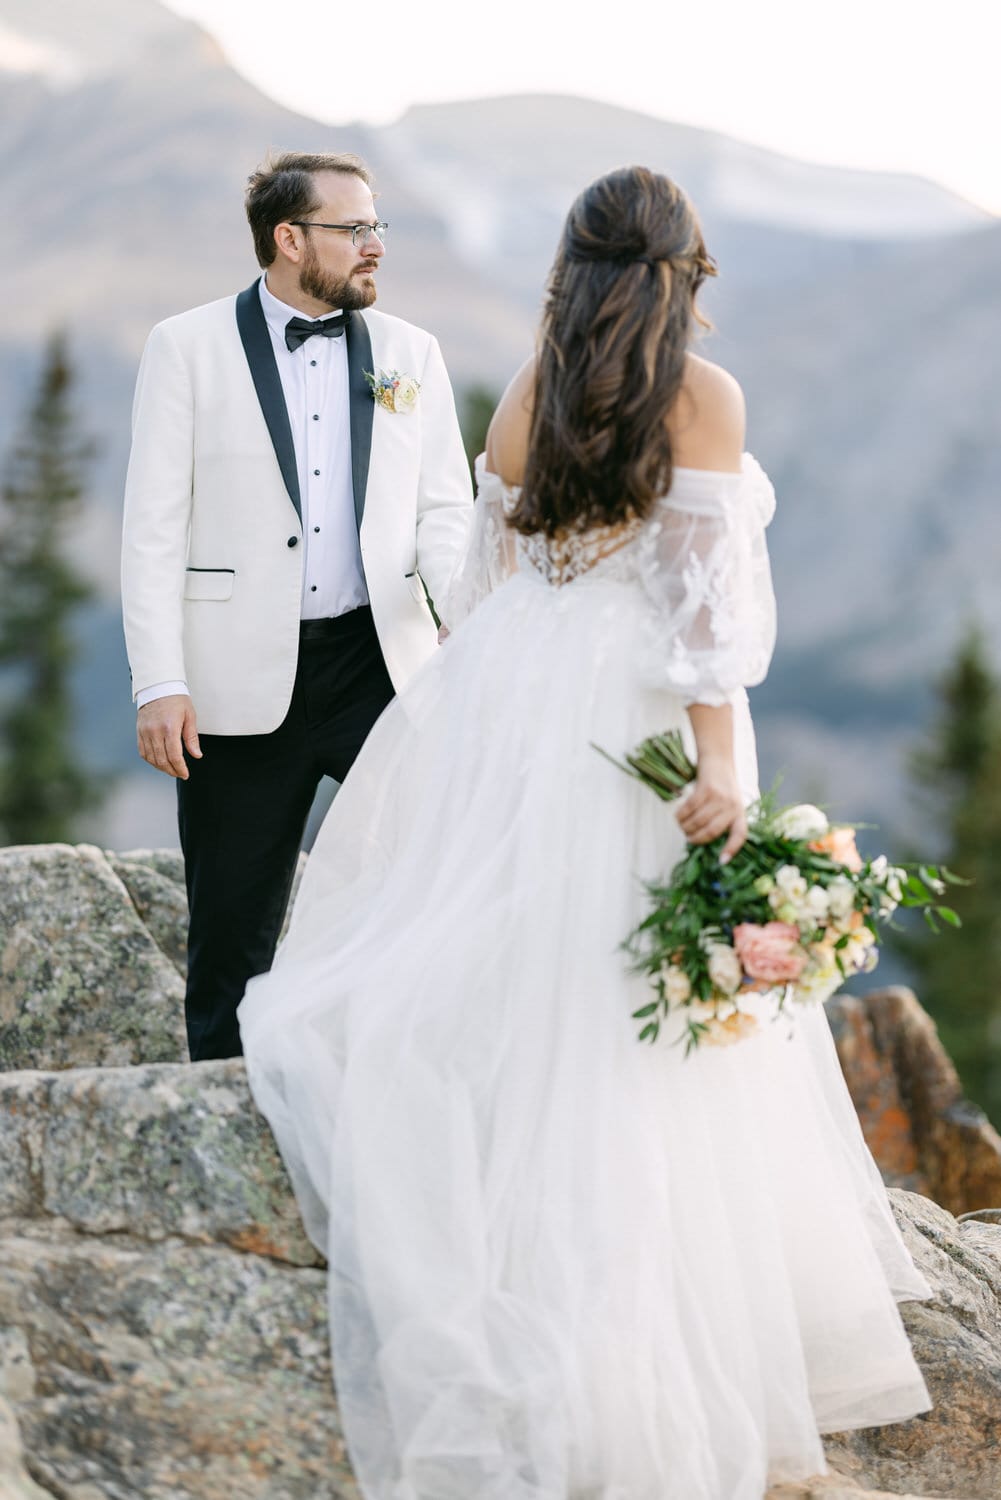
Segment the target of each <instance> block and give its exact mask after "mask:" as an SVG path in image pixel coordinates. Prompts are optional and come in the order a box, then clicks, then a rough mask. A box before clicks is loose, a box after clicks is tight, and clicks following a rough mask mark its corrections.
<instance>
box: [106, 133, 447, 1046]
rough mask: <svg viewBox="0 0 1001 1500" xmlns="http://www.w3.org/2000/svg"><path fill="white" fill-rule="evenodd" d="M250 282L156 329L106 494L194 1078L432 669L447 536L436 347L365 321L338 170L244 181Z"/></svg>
mask: <svg viewBox="0 0 1001 1500" xmlns="http://www.w3.org/2000/svg"><path fill="white" fill-rule="evenodd" d="M246 207H247V217H248V219H249V221H250V228H251V231H252V234H253V238H254V247H255V250H256V254H257V259H258V262H259V264H260V265H261V267H262V268H263V272H264V274H263V275H262V276H261V277H260V279H259V280H256V281H254V282H253V283H252V285H251V286H249V287H248V288H247V289H246V291H243V292H241V293H240V294H239V295H238V296H237V297H226V298H223V299H222V300H221V301H219V302H212V303H209V304H208V305H207V306H205V307H197V308H195V309H194V310H193V311H191V312H186V313H181V314H180V315H179V316H177V317H173V318H168V319H167V320H166V321H165V322H163V323H160V324H158V325H157V327H156V328H154V329H153V331H152V333H151V334H150V337H149V340H148V342H147V345H146V349H145V352H144V354H143V359H142V364H141V366H140V370H139V379H138V384H137V387H136V397H135V406H134V413H133V443H132V455H131V458H130V461H129V471H128V479H127V481H126V492H125V521H124V535H123V547H122V600H123V611H124V622H125V637H126V644H127V646H128V654H129V665H130V669H131V673H132V689H133V696H134V698H135V700H136V705H137V709H138V716H137V737H138V742H139V753H140V754H141V755H142V757H143V759H144V760H147V761H148V762H149V763H150V764H151V765H153V766H155V767H156V768H157V769H158V770H160V771H164V772H165V773H166V774H167V775H170V776H174V777H176V778H177V791H178V823H179V827H180V837H181V847H182V849H183V851H184V865H185V873H186V881H187V890H188V904H189V910H190V926H189V938H188V983H187V992H186V996H185V1015H186V1019H187V1029H188V1044H189V1049H190V1053H191V1057H192V1059H193V1060H198V1059H202V1058H215V1057H231V1056H236V1055H238V1054H239V1053H240V1051H241V1047H240V1033H239V1027H238V1025H237V1022H236V1016H235V1012H236V1007H237V1005H238V1004H239V1002H240V1000H241V998H242V996H243V991H244V987H245V985H246V983H247V981H248V979H249V978H250V977H251V976H252V975H254V974H258V973H261V972H263V971H264V970H265V969H267V968H268V967H269V966H270V964H271V960H272V958H273V956H274V950H275V945H276V942H277V937H278V932H279V929H280V927H281V922H282V918H283V915H284V912H285V907H286V904H287V901H288V896H289V890H290V887H291V882H292V876H293V873H294V870H295V866H296V860H297V857H298V852H299V847H300V844H301V841H302V835H303V831H304V828H305V823H306V817H307V814H308V812H309V808H310V805H311V803H312V801H313V795H314V793H315V791H316V788H317V785H318V783H319V780H320V778H321V776H323V775H324V774H326V775H329V776H332V777H334V778H335V779H336V780H337V781H342V780H343V779H344V777H345V775H346V774H347V771H348V769H349V767H350V765H351V763H352V761H353V760H354V758H355V756H356V755H357V753H358V751H359V749H360V748H361V745H362V743H363V741H364V739H365V737H366V735H367V734H368V732H369V730H370V729H371V727H372V725H373V724H374V723H375V721H376V719H377V718H378V717H379V715H380V713H381V712H382V710H383V709H384V708H385V706H386V704H387V703H388V702H389V700H390V698H391V697H392V695H393V692H394V689H399V688H401V687H402V686H403V684H404V683H405V682H406V681H407V679H408V678H409V677H410V676H411V674H412V673H413V672H415V671H416V670H417V668H418V667H419V666H420V665H421V664H422V663H423V662H424V661H426V660H427V659H428V657H429V656H431V655H432V653H433V652H434V650H435V648H436V641H437V629H436V625H435V622H434V618H433V615H432V612H431V609H430V608H429V603H428V596H430V598H431V599H435V598H437V599H439V600H440V599H442V598H443V597H444V591H445V587H446V583H447V581H448V579H449V576H450V575H451V572H452V569H453V567H454V566H455V564H456V562H457V561H458V559H459V557H460V556H461V554H462V552H463V550H464V546H465V542H466V537H467V533H468V527H469V524H470V522H471V518H472V495H471V487H470V481H469V470H468V467H467V464H466V460H465V456H464V453H463V447H462V441H461V438H460V435H459V428H458V424H457V421H456V415H455V405H454V402H453V399H452V391H451V387H450V386H449V381H448V376H447V374H446V372H445V366H444V364H443V362H442V358H441V353H440V351H439V349H438V345H437V343H436V341H435V340H434V339H433V338H432V337H431V336H430V335H429V334H427V333H424V332H423V331H422V330H421V329H419V328H415V327H413V325H412V324H410V323H404V322H403V321H402V320H401V319H399V318H394V317H390V316H388V315H387V314H385V313H379V312H375V311H373V310H372V304H373V303H374V302H375V299H376V284H375V278H376V274H377V271H378V267H379V263H380V261H381V260H382V257H383V254H384V253H385V251H384V243H383V241H384V237H385V233H386V225H385V224H382V223H379V222H378V220H377V215H376V212H375V204H374V201H373V197H372V192H371V187H370V178H369V174H368V172H367V170H366V168H365V166H364V165H363V163H362V162H361V161H360V160H359V159H358V158H357V157H354V156H349V155H343V156H338V155H302V154H294V153H285V154H283V155H280V156H274V157H271V158H269V159H268V160H267V161H266V162H265V163H264V164H263V166H261V167H260V168H259V169H258V170H257V171H256V172H255V173H254V174H253V176H252V177H251V179H250V182H249V186H248V190H247V197H246Z"/></svg>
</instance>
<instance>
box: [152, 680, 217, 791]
mask: <svg viewBox="0 0 1001 1500" xmlns="http://www.w3.org/2000/svg"><path fill="white" fill-rule="evenodd" d="M136 739H137V741H138V743H139V754H140V755H141V756H142V758H143V760H145V761H148V762H149V764H150V765H151V766H155V767H156V769H157V770H158V771H164V772H166V774H167V775H168V776H176V777H177V778H178V779H179V780H180V781H187V779H188V768H187V766H186V765H185V763H184V751H185V749H187V751H188V753H189V754H191V755H194V756H196V757H197V758H198V759H201V754H202V752H201V749H200V747H199V744H198V727H197V722H196V719H195V705H194V704H193V703H192V701H191V699H190V698H189V697H188V695H187V694H186V693H171V694H170V695H169V696H168V697H166V698H154V699H153V701H152V703H147V704H146V705H145V707H144V708H141V709H140V710H139V713H138V716H137V718H136Z"/></svg>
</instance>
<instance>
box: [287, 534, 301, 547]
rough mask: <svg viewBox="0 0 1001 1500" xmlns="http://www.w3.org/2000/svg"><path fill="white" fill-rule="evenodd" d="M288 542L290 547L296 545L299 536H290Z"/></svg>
mask: <svg viewBox="0 0 1001 1500" xmlns="http://www.w3.org/2000/svg"><path fill="white" fill-rule="evenodd" d="M288 544H289V546H290V547H297V546H298V545H299V538H298V537H297V536H290V537H289V539H288Z"/></svg>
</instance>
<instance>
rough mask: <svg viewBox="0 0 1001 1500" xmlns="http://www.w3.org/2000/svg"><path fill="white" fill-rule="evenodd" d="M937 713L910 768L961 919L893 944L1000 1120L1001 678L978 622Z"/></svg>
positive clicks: (947, 676) (942, 687)
mask: <svg viewBox="0 0 1001 1500" xmlns="http://www.w3.org/2000/svg"><path fill="white" fill-rule="evenodd" d="M937 698H938V704H939V712H938V717H937V720H936V722H935V724H934V727H933V729H932V732H931V735H930V738H929V741H928V743H927V744H926V745H925V746H923V747H922V748H921V749H920V750H919V751H918V752H917V754H916V755H915V756H914V758H913V762H912V774H913V776H914V780H915V782H916V784H917V787H918V790H919V794H920V802H921V805H922V807H923V810H924V817H923V819H922V823H923V825H924V826H928V827H931V828H937V830H938V832H939V834H940V837H941V842H942V848H943V850H944V854H943V861H942V862H943V863H945V864H946V865H948V866H949V868H950V869H952V870H954V871H955V872H956V873H957V874H958V875H961V876H963V877H964V878H965V879H967V880H969V882H970V884H969V885H967V886H951V887H950V888H949V894H948V897H947V900H948V903H949V905H950V906H952V907H954V908H955V909H956V911H957V912H958V913H959V915H960V917H961V918H962V922H963V926H962V928H961V929H960V930H959V931H958V932H955V933H952V932H950V933H949V934H948V936H946V937H935V936H934V935H933V934H931V933H928V932H923V931H922V932H918V933H910V932H908V933H906V934H904V935H902V936H901V938H900V939H899V942H898V946H899V948H900V950H901V951H902V953H903V955H904V956H905V958H906V959H907V961H908V962H909V963H910V965H911V966H912V968H913V969H914V971H915V976H916V984H917V986H918V993H919V994H920V997H921V1000H922V1002H923V1003H924V1004H925V1006H926V1007H927V1009H928V1011H929V1012H930V1013H931V1015H932V1016H933V1017H934V1018H935V1021H936V1023H937V1025H938V1028H939V1031H940V1033H941V1036H942V1041H943V1043H944V1044H945V1046H946V1048H947V1049H948V1051H949V1053H950V1055H951V1056H952V1059H953V1061H954V1062H955V1064H956V1067H957V1068H958V1070H959V1073H960V1076H961V1078H962V1080H963V1085H964V1087H965V1089H966V1091H967V1093H968V1094H969V1095H970V1097H971V1098H972V1099H973V1100H974V1101H975V1102H976V1103H977V1104H979V1105H980V1106H981V1107H982V1108H983V1109H984V1110H986V1111H987V1113H988V1114H989V1115H990V1117H991V1119H992V1120H993V1121H994V1123H995V1124H997V1125H1001V685H999V682H998V679H997V677H996V675H995V674H994V672H993V671H992V669H991V666H990V663H989V661H988V657H987V651H986V647H985V644H984V641H983V637H982V635H981V633H980V632H979V630H976V629H973V630H970V631H969V632H968V634H967V635H966V637H965V638H964V639H963V641H962V642H961V643H960V646H959V648H958V650H957V653H956V656H955V658H954V660H953V662H952V663H951V665H950V666H949V668H948V669H947V670H946V672H945V673H944V674H943V676H942V678H941V680H940V682H939V683H938V687H937Z"/></svg>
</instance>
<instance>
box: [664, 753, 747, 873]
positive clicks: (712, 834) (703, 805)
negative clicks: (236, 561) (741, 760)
mask: <svg viewBox="0 0 1001 1500" xmlns="http://www.w3.org/2000/svg"><path fill="white" fill-rule="evenodd" d="M678 826H679V827H680V829H681V831H682V833H683V834H684V835H685V838H686V839H687V840H688V842H689V843H690V844H711V843H712V841H713V839H717V838H719V836H720V834H721V833H726V832H727V830H729V835H730V836H729V838H728V839H727V841H726V843H725V844H724V845H723V848H722V849H721V851H720V857H719V858H720V864H723V865H725V864H727V863H728V862H729V861H730V860H731V859H732V858H733V856H734V855H735V854H736V852H737V850H738V849H739V848H740V847H741V845H742V844H743V843H744V840H745V839H746V838H747V812H746V810H745V808H744V799H743V797H742V796H741V795H740V787H739V785H738V784H737V774H736V771H735V770H734V767H733V762H732V761H731V760H729V759H721V760H714V759H705V758H702V757H700V758H699V763H698V774H697V776H696V778H695V781H694V782H693V784H692V790H691V792H690V793H689V794H688V796H687V797H685V799H684V801H683V802H681V803H680V804H679V807H678Z"/></svg>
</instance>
